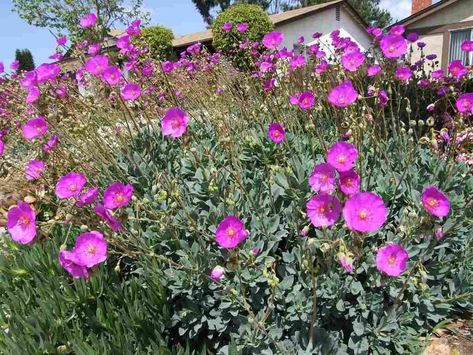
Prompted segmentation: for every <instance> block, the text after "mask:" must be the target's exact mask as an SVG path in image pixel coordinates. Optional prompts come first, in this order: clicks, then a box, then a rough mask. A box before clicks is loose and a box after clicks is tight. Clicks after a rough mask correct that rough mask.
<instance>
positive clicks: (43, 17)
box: [12, 0, 149, 39]
mask: <svg viewBox="0 0 473 355" xmlns="http://www.w3.org/2000/svg"><path fill="white" fill-rule="evenodd" d="M12 2H13V11H14V12H17V13H18V14H19V16H20V17H21V18H22V19H24V20H25V21H26V22H28V23H29V24H30V25H33V26H37V27H46V28H49V29H51V30H53V31H55V32H57V33H63V32H64V31H67V32H68V33H69V35H70V36H71V37H73V38H75V39H78V38H82V37H83V36H84V29H82V28H80V27H79V18H80V17H82V16H84V15H85V14H87V13H89V12H94V13H96V14H97V17H98V22H97V34H98V35H99V36H100V39H103V37H104V36H105V35H106V34H107V33H108V31H109V30H110V28H112V27H113V26H116V25H117V24H118V23H121V24H125V25H126V24H128V23H129V22H130V21H131V20H133V19H135V18H141V19H142V20H143V21H144V22H147V21H149V13H147V12H144V11H142V10H141V6H142V4H143V0H129V1H127V0H12Z"/></svg>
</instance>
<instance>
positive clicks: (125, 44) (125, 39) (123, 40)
mask: <svg viewBox="0 0 473 355" xmlns="http://www.w3.org/2000/svg"><path fill="white" fill-rule="evenodd" d="M116 46H117V48H119V49H122V50H127V49H128V48H129V47H130V36H129V35H123V36H121V37H120V38H119V39H117V43H116Z"/></svg>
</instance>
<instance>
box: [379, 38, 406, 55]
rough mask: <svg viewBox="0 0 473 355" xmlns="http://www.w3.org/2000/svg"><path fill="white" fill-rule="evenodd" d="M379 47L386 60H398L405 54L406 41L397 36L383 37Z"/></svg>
mask: <svg viewBox="0 0 473 355" xmlns="http://www.w3.org/2000/svg"><path fill="white" fill-rule="evenodd" d="M379 45H380V47H381V51H382V52H383V54H384V56H385V57H386V58H399V57H401V56H403V55H404V54H406V52H407V42H406V40H405V39H404V37H402V36H400V35H397V34H389V35H386V36H384V37H383V38H382V39H381V41H380V44H379Z"/></svg>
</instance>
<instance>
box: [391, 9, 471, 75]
mask: <svg viewBox="0 0 473 355" xmlns="http://www.w3.org/2000/svg"><path fill="white" fill-rule="evenodd" d="M397 24H402V25H404V26H405V27H406V30H407V32H416V33H417V34H419V41H421V42H424V43H425V44H426V47H425V48H424V53H426V54H436V55H437V58H438V60H439V64H440V67H441V68H442V69H444V70H445V69H446V68H447V66H448V63H449V62H451V61H452V60H461V61H462V62H463V64H464V65H472V64H473V54H472V52H469V53H468V52H463V51H462V50H461V48H460V46H461V44H462V42H463V41H465V40H473V0H441V1H439V2H436V3H435V4H432V0H412V11H411V15H410V16H409V17H406V18H405V19H403V20H402V21H399V22H398V23H397ZM419 57H420V50H419V49H416V50H415V51H414V53H413V61H416V60H418V59H419Z"/></svg>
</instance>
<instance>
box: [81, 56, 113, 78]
mask: <svg viewBox="0 0 473 355" xmlns="http://www.w3.org/2000/svg"><path fill="white" fill-rule="evenodd" d="M107 67H108V57H107V56H105V55H96V56H95V57H92V58H89V59H87V61H86V62H85V70H87V71H88V72H89V73H91V74H93V75H100V74H102V73H103V72H104V70H105V69H107Z"/></svg>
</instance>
